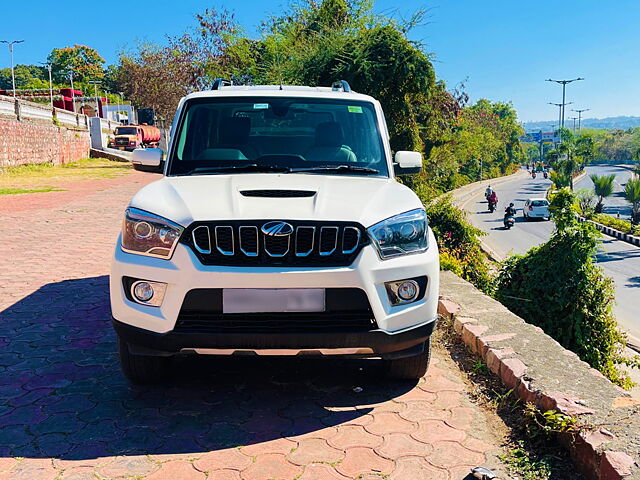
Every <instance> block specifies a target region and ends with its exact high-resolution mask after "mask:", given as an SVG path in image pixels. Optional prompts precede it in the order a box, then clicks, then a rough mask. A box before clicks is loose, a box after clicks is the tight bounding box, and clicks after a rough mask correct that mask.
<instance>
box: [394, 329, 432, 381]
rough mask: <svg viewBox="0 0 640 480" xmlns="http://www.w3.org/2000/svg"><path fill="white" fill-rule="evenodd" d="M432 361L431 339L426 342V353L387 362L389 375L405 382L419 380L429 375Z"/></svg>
mask: <svg viewBox="0 0 640 480" xmlns="http://www.w3.org/2000/svg"><path fill="white" fill-rule="evenodd" d="M430 359H431V337H429V338H428V339H427V340H426V341H425V342H424V351H423V352H422V353H420V354H418V355H414V356H412V357H405V358H396V359H393V360H386V361H385V364H386V369H387V375H388V376H389V377H391V378H398V379H403V380H419V379H420V378H422V377H423V376H424V374H425V373H427V369H428V368H429V360H430Z"/></svg>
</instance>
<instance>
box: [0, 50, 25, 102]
mask: <svg viewBox="0 0 640 480" xmlns="http://www.w3.org/2000/svg"><path fill="white" fill-rule="evenodd" d="M22 42H24V40H11V41H9V40H0V43H6V44H7V45H9V56H10V57H11V84H12V85H13V99H14V100H15V99H16V75H15V72H14V69H13V46H14V45H15V44H16V43H22Z"/></svg>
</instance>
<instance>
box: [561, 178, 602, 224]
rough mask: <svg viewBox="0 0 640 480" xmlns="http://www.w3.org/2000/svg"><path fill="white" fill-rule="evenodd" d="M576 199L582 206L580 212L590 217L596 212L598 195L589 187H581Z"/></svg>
mask: <svg viewBox="0 0 640 480" xmlns="http://www.w3.org/2000/svg"><path fill="white" fill-rule="evenodd" d="M565 186H567V185H565ZM576 200H577V201H578V206H579V207H580V213H582V215H584V216H586V217H588V218H590V217H591V214H592V213H593V212H594V206H595V203H596V196H595V194H594V193H593V191H592V190H590V189H588V188H581V189H580V190H578V191H577V192H576Z"/></svg>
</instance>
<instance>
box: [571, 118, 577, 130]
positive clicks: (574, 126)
mask: <svg viewBox="0 0 640 480" xmlns="http://www.w3.org/2000/svg"><path fill="white" fill-rule="evenodd" d="M577 119H578V117H571V120H573V131H574V132H575V131H576V120H577Z"/></svg>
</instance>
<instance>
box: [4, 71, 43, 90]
mask: <svg viewBox="0 0 640 480" xmlns="http://www.w3.org/2000/svg"><path fill="white" fill-rule="evenodd" d="M14 73H15V78H16V88H34V89H35V88H49V76H48V75H49V73H48V72H47V69H46V68H45V67H41V66H39V65H16V66H15V68H14ZM11 88H13V86H12V82H11V69H10V68H3V69H2V70H0V89H5V90H10V89H11Z"/></svg>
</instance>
